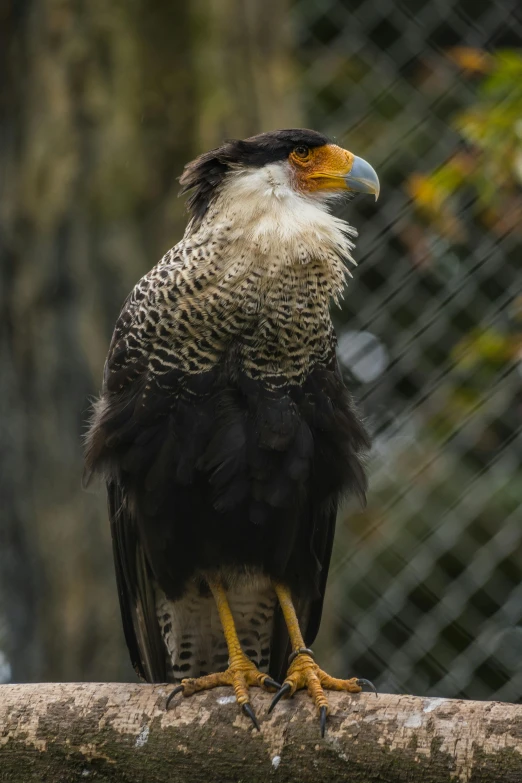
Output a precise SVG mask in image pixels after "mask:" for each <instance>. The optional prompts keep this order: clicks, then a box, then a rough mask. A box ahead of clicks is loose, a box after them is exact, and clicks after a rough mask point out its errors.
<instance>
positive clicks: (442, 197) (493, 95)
mask: <svg viewBox="0 0 522 783" xmlns="http://www.w3.org/2000/svg"><path fill="white" fill-rule="evenodd" d="M472 55H474V57H473V56H472ZM453 59H454V60H455V61H456V62H457V64H459V65H460V66H461V68H463V69H465V70H466V71H467V72H468V73H469V72H470V71H474V72H475V73H477V72H479V73H481V74H482V76H481V80H480V82H479V84H478V86H477V93H476V95H477V98H476V101H475V102H474V103H473V104H472V105H471V106H469V107H468V108H467V109H464V110H461V111H459V112H458V113H457V114H456V115H455V117H454V119H453V121H452V126H453V127H454V128H455V130H456V131H457V132H458V134H459V135H460V137H461V139H462V141H463V142H465V145H463V148H462V149H459V150H457V151H456V152H455V154H454V155H453V156H452V157H451V158H450V159H449V160H448V161H447V162H446V163H444V164H443V165H442V166H440V167H439V168H438V169H436V170H435V171H433V172H431V173H429V174H414V175H413V176H412V177H411V178H410V179H409V181H408V190H409V193H410V195H411V196H412V197H413V199H414V201H415V203H416V205H417V207H418V208H419V210H420V212H421V213H422V214H423V215H424V216H425V217H426V218H427V219H428V220H429V221H430V222H431V223H432V224H433V226H434V227H435V228H436V230H437V231H438V232H439V233H440V234H442V235H443V236H445V237H446V238H448V239H449V240H450V241H453V242H463V241H465V240H466V238H467V231H466V227H465V225H464V223H463V220H462V219H461V217H460V216H459V214H458V213H459V208H460V201H459V200H458V199H456V198H455V196H457V195H458V194H459V193H462V192H463V191H464V189H466V191H467V192H468V193H469V192H471V193H472V195H473V196H474V199H475V201H474V206H473V210H474V213H475V215H476V216H477V217H478V218H479V219H480V220H481V222H482V223H483V224H484V225H485V226H486V227H487V228H489V229H490V230H491V231H494V232H495V233H497V234H499V235H504V234H506V233H509V231H511V230H520V229H519V228H518V226H519V225H520V220H519V218H520V215H521V210H522V207H521V202H520V196H519V195H518V192H517V190H518V187H519V186H520V184H522V52H519V51H511V50H503V51H499V52H497V53H495V54H493V55H488V56H487V57H486V55H484V54H483V53H480V52H475V51H474V50H468V49H460V50H458V51H457V52H456V53H455V54H454V56H453ZM484 72H485V75H484Z"/></svg>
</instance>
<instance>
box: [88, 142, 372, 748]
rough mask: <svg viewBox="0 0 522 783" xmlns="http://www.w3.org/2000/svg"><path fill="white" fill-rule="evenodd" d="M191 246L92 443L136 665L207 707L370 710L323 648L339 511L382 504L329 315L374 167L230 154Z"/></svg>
mask: <svg viewBox="0 0 522 783" xmlns="http://www.w3.org/2000/svg"><path fill="white" fill-rule="evenodd" d="M180 185H181V194H182V195H183V196H185V198H186V203H187V210H188V213H189V218H188V223H187V227H186V230H185V233H184V236H183V238H182V239H181V241H180V242H178V244H176V245H175V246H174V247H173V248H172V249H171V250H169V251H168V252H167V253H166V254H165V255H164V256H163V258H162V259H161V260H160V261H159V263H158V264H157V265H156V266H155V267H154V268H153V269H152V270H151V271H150V272H148V273H147V274H145V276H144V277H142V279H141V280H140V281H139V282H138V283H137V284H136V286H135V287H134V289H133V290H132V292H131V293H130V295H129V296H128V297H127V299H126V300H125V302H124V304H123V307H122V310H121V313H120V315H119V317H118V319H117V322H116V326H115V329H114V334H113V337H112V341H111V343H110V347H109V352H108V356H107V360H106V363H105V368H104V373H103V383H102V390H101V394H100V396H99V398H98V399H97V400H96V402H95V403H94V404H93V409H92V416H91V419H90V422H89V425H88V431H87V434H86V442H85V473H84V476H85V483H89V481H90V479H91V477H92V476H93V475H95V474H97V475H99V476H101V477H102V478H103V479H104V480H105V482H106V487H107V495H108V509H109V517H110V525H111V533H112V542H113V554H114V563H115V570H116V579H117V588H118V594H119V601H120V607H121V615H122V621H123V628H124V632H125V638H126V642H127V646H128V648H129V652H130V657H131V661H132V663H133V665H134V668H135V670H136V672H137V673H138V675H139V676H140V677H141V678H142V679H144V680H146V681H148V682H153V683H155V682H171V683H174V684H175V685H176V687H175V688H174V689H173V691H172V693H171V694H170V696H169V699H168V702H167V706H168V705H169V704H170V702H171V699H172V698H173V697H174V696H175V695H176V694H178V693H182V694H183V696H185V697H190V696H192V695H193V694H195V693H197V692H201V691H204V690H207V689H210V688H213V687H216V686H228V687H231V688H233V692H234V694H235V697H236V701H237V703H238V705H239V707H240V709H241V710H242V712H243V713H244V714H245V715H246V716H247V717H248V718H249V719H250V720H251V721H252V723H253V724H254V726H255V727H256V728H258V729H259V721H258V718H257V716H256V715H255V712H254V710H253V707H252V704H251V701H250V689H251V688H253V687H260V688H263V689H264V690H266V691H269V692H270V693H272V694H273V700H272V703H271V706H270V709H273V707H274V706H275V704H276V703H277V702H278V701H279V699H280V698H282V697H291V696H293V694H294V693H295V692H296V691H297V690H300V689H302V688H306V689H307V690H308V692H309V694H310V697H311V698H312V700H313V702H314V704H315V706H316V708H317V712H318V715H319V717H320V724H321V734H322V735H323V736H324V732H325V726H326V719H327V715H328V713H329V705H328V699H327V695H326V693H325V691H328V690H330V689H333V690H342V691H347V692H352V693H358V692H360V691H361V690H362V688H363V686H365V685H369V686H370V687H373V686H371V683H369V682H368V681H367V680H365V679H361V678H357V677H352V678H350V679H347V680H340V679H336V678H333V677H330V676H329V675H328V674H327V673H326V672H324V671H323V670H322V669H320V668H319V665H318V664H317V663H316V661H315V656H314V653H313V651H312V650H311V644H312V643H313V641H314V639H315V637H316V635H317V632H318V629H319V624H320V620H321V613H322V607H323V600H324V594H325V587H326V581H327V576H328V568H329V563H330V556H331V551H332V543H333V538H334V530H335V521H336V514H337V509H338V507H339V504H340V502H341V501H342V499H343V498H344V497H346V496H350V495H353V496H356V497H359V498H360V499H361V501H364V498H365V493H366V489H367V477H366V471H365V458H366V455H367V454H368V450H369V448H370V439H369V436H368V433H367V431H366V428H365V425H364V421H363V419H362V416H361V415H360V413H359V412H358V410H357V408H356V406H355V403H354V400H353V397H352V394H351V393H350V390H349V389H348V388H347V386H346V385H345V382H344V381H343V377H342V374H341V371H340V368H339V365H338V361H337V358H336V335H335V331H334V327H333V324H332V319H331V314H330V308H331V305H332V304H336V303H337V304H339V302H340V298H341V297H342V296H343V292H344V289H345V284H346V281H347V277H348V276H350V275H351V273H350V269H349V267H350V265H353V264H355V261H354V259H353V257H352V250H353V248H354V241H353V240H354V237H355V236H356V231H355V229H354V228H353V227H351V226H350V225H349V224H348V223H347V222H346V221H344V220H342V219H341V218H339V217H336V216H335V215H334V214H333V213H332V206H333V205H334V204H335V202H336V201H339V200H340V199H343V198H344V197H348V198H351V197H353V195H354V194H356V193H363V194H373V195H374V196H375V198H377V196H378V194H379V180H378V177H377V174H376V172H375V170H374V169H373V168H372V167H371V165H370V164H369V163H368V162H367V161H365V160H364V159H363V158H361V157H358V156H356V155H354V154H353V153H352V152H349V151H348V150H345V149H343V148H342V147H340V146H339V145H337V144H336V143H335V142H334V141H332V140H330V139H329V138H328V137H327V136H325V135H323V134H321V133H319V132H317V131H313V130H308V129H287V130H277V131H270V132H265V133H260V134H258V135H255V136H252V137H250V138H247V139H232V140H227V141H225V142H224V143H223V144H222V145H221V146H219V147H217V148H215V149H212V150H210V151H209V152H205V153H203V154H201V155H200V156H199V157H197V158H196V159H195V160H193V161H192V162H190V163H188V164H187V165H186V166H185V168H184V171H183V173H182V175H181V177H180Z"/></svg>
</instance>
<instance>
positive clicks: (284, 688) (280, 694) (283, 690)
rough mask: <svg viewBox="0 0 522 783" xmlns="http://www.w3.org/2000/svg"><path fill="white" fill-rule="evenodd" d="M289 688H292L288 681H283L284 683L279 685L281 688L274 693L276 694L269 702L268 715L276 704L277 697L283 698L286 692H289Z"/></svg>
mask: <svg viewBox="0 0 522 783" xmlns="http://www.w3.org/2000/svg"><path fill="white" fill-rule="evenodd" d="M291 690H292V686H291V685H290V683H289V682H285V683H284V684H283V685H282V686H281V690H280V691H279V692H278V693H276V695H275V696H274V698H273V699H272V702H271V704H270V707H269V708H268V714H269V715H270V713H271V712H272V710H273V709H274V707H275V706H276V704H277V702H278V701H279V699H282V698H283V696H286V694H287V693H290V691H291Z"/></svg>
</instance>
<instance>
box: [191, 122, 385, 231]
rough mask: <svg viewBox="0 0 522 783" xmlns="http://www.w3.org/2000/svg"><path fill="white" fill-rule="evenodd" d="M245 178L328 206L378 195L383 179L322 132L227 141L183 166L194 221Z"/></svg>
mask: <svg viewBox="0 0 522 783" xmlns="http://www.w3.org/2000/svg"><path fill="white" fill-rule="evenodd" d="M238 175H243V178H242V180H241V177H238ZM245 175H253V176H250V181H251V182H252V183H253V186H255V187H257V188H258V190H259V192H260V193H261V192H263V193H267V192H270V193H272V194H274V195H276V196H281V195H282V194H284V193H288V194H290V195H296V196H298V197H301V198H302V199H303V200H305V201H306V202H307V203H308V204H310V202H312V203H313V202H317V204H324V202H325V201H328V200H329V199H330V198H331V197H339V196H342V195H346V194H350V193H370V194H372V193H373V194H374V196H375V198H377V197H378V195H379V180H378V177H377V174H376V173H375V171H374V170H373V168H372V167H371V166H370V164H369V163H367V162H366V161H365V160H363V159H362V158H359V157H357V156H356V155H354V154H353V153H352V152H349V151H348V150H345V149H343V148H342V147H339V146H338V145H337V144H333V143H332V142H331V141H330V140H329V139H328V138H327V137H326V136H323V135H322V134H321V133H317V132H316V131H312V130H306V129H291V130H278V131H270V132H268V133H260V134H258V135H257V136H252V137H251V138H249V139H242V140H240V139H234V140H229V141H227V142H225V143H224V144H223V145H222V146H221V147H218V148H217V149H214V150H211V151H210V152H206V153H205V154H203V155H200V156H199V158H196V160H194V161H192V162H191V163H189V164H188V165H187V166H186V167H185V171H184V172H183V175H182V176H181V178H180V183H181V186H182V193H190V195H189V198H188V207H189V209H190V211H191V212H192V214H193V216H194V217H195V218H196V220H201V219H202V218H203V217H204V215H205V214H206V212H207V209H208V207H209V205H210V204H211V202H212V201H213V200H214V199H215V198H217V196H218V195H219V194H220V193H221V192H222V191H223V188H224V187H225V186H226V185H227V184H230V183H231V182H234V181H236V182H238V181H244V180H245Z"/></svg>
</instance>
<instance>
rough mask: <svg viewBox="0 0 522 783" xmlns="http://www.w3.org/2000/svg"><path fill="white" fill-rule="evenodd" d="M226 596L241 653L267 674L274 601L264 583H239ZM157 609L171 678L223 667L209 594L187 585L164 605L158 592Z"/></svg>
mask: <svg viewBox="0 0 522 783" xmlns="http://www.w3.org/2000/svg"><path fill="white" fill-rule="evenodd" d="M227 595H228V600H229V603H230V608H231V609H232V613H233V615H234V619H235V622H236V630H237V633H238V636H239V640H240V642H241V645H242V648H243V651H244V653H245V655H247V656H248V657H249V658H250V659H251V660H252V661H253V662H254V663H255V664H256V666H257V667H258V669H260V670H261V671H267V670H268V664H269V657H270V637H271V634H272V620H273V614H274V609H275V600H276V599H275V595H274V591H273V589H272V587H271V585H270V582H269V580H268V579H267V578H266V577H265V578H264V579H259V578H258V579H249V578H245V579H242V580H240V581H239V583H238V584H236V585H235V586H234V587H233V588H232V589H230V590H229V591H228V593H227ZM156 607H157V613H158V620H159V624H160V627H161V634H162V637H163V639H164V641H165V646H166V649H167V654H168V655H167V659H168V664H167V665H168V666H169V668H170V667H172V675H171V679H179V678H182V677H199V676H200V675H205V674H211V673H212V672H216V671H220V670H222V669H224V668H226V666H227V662H228V652H227V645H226V642H225V638H224V635H223V629H222V627H221V623H220V621H219V616H218V612H217V608H216V604H215V602H214V600H213V598H212V596H209V595H202V594H201V592H200V591H199V590H198V588H197V585H196V584H195V583H191V584H189V585H188V588H187V590H186V592H185V595H184V596H183V599H182V600H181V601H169V600H168V599H167V598H166V596H165V594H164V593H163V592H162V591H161V590H160V589H159V588H157V602H156Z"/></svg>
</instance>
